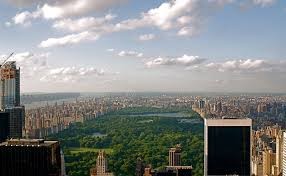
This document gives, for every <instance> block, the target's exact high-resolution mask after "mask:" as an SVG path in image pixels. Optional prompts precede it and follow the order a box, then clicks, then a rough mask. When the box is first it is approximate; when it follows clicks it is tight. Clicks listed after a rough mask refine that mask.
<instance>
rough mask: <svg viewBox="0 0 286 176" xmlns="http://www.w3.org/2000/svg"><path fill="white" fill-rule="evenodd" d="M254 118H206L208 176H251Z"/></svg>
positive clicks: (205, 155)
mask: <svg viewBox="0 0 286 176" xmlns="http://www.w3.org/2000/svg"><path fill="white" fill-rule="evenodd" d="M251 126H252V121H251V119H247V118H243V119H242V118H222V119H205V133H204V135H205V142H204V143H205V149H204V160H205V161H204V175H206V176H210V175H250V172H251V167H250V165H251V160H250V158H251V129H252V128H251Z"/></svg>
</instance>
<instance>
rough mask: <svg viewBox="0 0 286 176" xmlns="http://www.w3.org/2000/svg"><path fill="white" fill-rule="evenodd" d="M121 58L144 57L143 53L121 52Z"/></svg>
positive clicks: (119, 54)
mask: <svg viewBox="0 0 286 176" xmlns="http://www.w3.org/2000/svg"><path fill="white" fill-rule="evenodd" d="M118 56H120V57H143V53H139V52H136V51H120V52H119V53H118Z"/></svg>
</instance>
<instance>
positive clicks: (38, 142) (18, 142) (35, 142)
mask: <svg viewBox="0 0 286 176" xmlns="http://www.w3.org/2000/svg"><path fill="white" fill-rule="evenodd" d="M56 143H58V141H45V140H44V139H10V140H8V141H6V142H3V143H1V144H0V146H32V147H34V146H38V147H40V146H41V147H43V146H50V145H53V144H56Z"/></svg>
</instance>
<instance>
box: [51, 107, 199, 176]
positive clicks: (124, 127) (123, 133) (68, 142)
mask: <svg viewBox="0 0 286 176" xmlns="http://www.w3.org/2000/svg"><path fill="white" fill-rule="evenodd" d="M164 112H180V113H185V114H187V116H188V117H187V118H188V119H198V121H199V123H182V122H181V119H186V117H176V118H175V117H161V116H160V115H155V114H154V115H153V116H150V115H148V116H147V115H146V114H147V113H164ZM135 114H136V115H138V114H141V115H142V116H135ZM144 114H145V115H146V116H145V115H144ZM95 133H101V134H106V136H105V135H104V136H97V135H94V134H95ZM50 138H51V139H55V138H56V139H58V140H60V142H61V146H62V147H63V149H64V153H65V158H66V169H67V172H68V175H69V176H87V175H88V174H89V169H90V168H91V167H92V166H94V165H95V161H96V151H86V152H73V151H72V150H73V148H95V149H109V151H110V152H109V155H108V163H109V169H110V170H111V171H112V172H114V173H115V174H116V175H117V176H133V175H135V167H136V159H137V158H138V157H140V158H142V159H143V160H144V162H145V163H146V164H151V165H152V167H153V168H162V167H164V166H166V165H168V150H169V148H170V147H173V146H175V145H176V144H181V146H182V149H183V151H182V164H183V165H192V166H193V168H194V174H195V175H203V123H202V121H200V117H199V115H198V114H196V113H194V112H193V111H192V110H190V109H187V108H172V109H157V108H147V107H141V108H127V109H123V110H119V111H117V112H111V113H109V114H107V115H104V116H101V117H100V118H97V119H95V120H92V121H88V122H85V123H83V124H81V123H77V124H74V125H72V126H71V127H70V128H69V129H67V130H65V131H63V132H61V133H59V134H56V135H54V136H50Z"/></svg>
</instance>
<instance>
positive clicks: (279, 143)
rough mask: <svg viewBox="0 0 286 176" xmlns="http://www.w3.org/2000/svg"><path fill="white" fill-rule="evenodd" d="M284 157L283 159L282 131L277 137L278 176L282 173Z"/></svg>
mask: <svg viewBox="0 0 286 176" xmlns="http://www.w3.org/2000/svg"><path fill="white" fill-rule="evenodd" d="M282 157H283V131H282V130H280V131H279V132H278V134H277V136H276V166H277V170H278V174H281V173H282Z"/></svg>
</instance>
